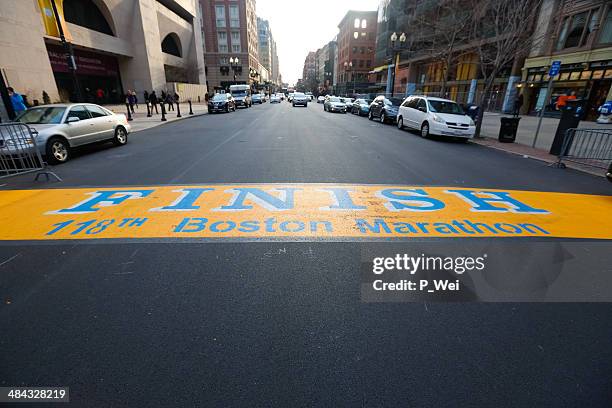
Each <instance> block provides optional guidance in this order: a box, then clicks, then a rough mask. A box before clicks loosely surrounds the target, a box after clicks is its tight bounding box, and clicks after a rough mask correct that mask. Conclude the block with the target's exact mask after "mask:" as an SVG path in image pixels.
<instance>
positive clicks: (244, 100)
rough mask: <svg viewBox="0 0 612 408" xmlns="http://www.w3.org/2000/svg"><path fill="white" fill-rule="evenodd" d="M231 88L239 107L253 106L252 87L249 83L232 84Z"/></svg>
mask: <svg viewBox="0 0 612 408" xmlns="http://www.w3.org/2000/svg"><path fill="white" fill-rule="evenodd" d="M229 89H230V93H231V94H232V96H233V97H234V102H235V103H236V106H237V107H239V106H242V107H244V108H250V107H251V106H253V101H252V100H251V87H250V86H249V85H245V84H242V85H230V87H229Z"/></svg>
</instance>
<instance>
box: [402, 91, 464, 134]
mask: <svg viewBox="0 0 612 408" xmlns="http://www.w3.org/2000/svg"><path fill="white" fill-rule="evenodd" d="M397 127H398V128H399V129H403V128H404V127H408V128H412V129H416V130H419V131H420V132H421V136H422V137H425V138H426V137H429V135H439V136H452V137H458V138H463V139H470V138H472V137H474V132H475V131H476V126H475V125H474V121H473V120H472V118H470V117H469V116H467V115H466V114H465V112H464V111H463V109H462V108H461V106H459V104H458V103H457V102H455V101H451V100H448V99H442V98H434V97H430V96H409V97H408V98H406V99H405V100H404V102H402V104H401V105H400V107H399V111H398V113H397Z"/></svg>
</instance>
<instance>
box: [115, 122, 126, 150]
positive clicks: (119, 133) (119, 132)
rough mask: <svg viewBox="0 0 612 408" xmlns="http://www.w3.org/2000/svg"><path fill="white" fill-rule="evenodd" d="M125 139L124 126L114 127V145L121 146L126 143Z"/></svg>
mask: <svg viewBox="0 0 612 408" xmlns="http://www.w3.org/2000/svg"><path fill="white" fill-rule="evenodd" d="M127 139H128V136H127V131H126V130H125V128H124V127H123V126H117V129H115V137H114V138H113V143H114V144H115V146H123V145H124V144H126V143H127Z"/></svg>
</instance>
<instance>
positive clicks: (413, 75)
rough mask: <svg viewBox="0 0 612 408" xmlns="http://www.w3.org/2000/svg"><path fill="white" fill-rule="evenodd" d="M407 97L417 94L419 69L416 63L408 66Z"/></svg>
mask: <svg viewBox="0 0 612 408" xmlns="http://www.w3.org/2000/svg"><path fill="white" fill-rule="evenodd" d="M406 78H407V81H406V95H405V96H408V95H412V94H413V93H416V80H417V69H416V66H415V64H414V63H412V62H411V63H409V64H408V72H407V75H406Z"/></svg>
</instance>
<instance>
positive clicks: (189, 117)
mask: <svg viewBox="0 0 612 408" xmlns="http://www.w3.org/2000/svg"><path fill="white" fill-rule="evenodd" d="M204 115H208V113H207V112H202V113H194V114H193V115H189V114H187V115H185V116H182V117H180V118H178V119H175V120H172V121H166V122H162V121H158V122H157V123H156V124H154V125H151V126H149V127H146V128H144V129H138V130H132V131H131V132H130V133H137V132H142V131H143V130H149V129H153V128H156V127H159V126H163V125H169V124H171V123H174V122H180V121H182V120H186V119H192V118H196V117H198V116H204Z"/></svg>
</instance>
